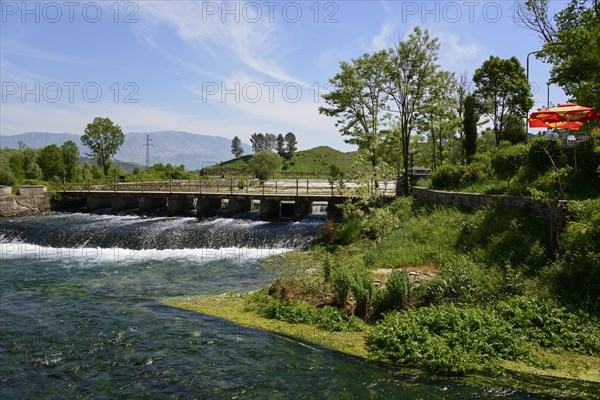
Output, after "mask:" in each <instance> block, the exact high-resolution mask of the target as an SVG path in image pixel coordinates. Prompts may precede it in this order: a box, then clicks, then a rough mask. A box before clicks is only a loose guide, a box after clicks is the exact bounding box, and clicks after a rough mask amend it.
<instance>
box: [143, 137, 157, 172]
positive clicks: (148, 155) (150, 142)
mask: <svg viewBox="0 0 600 400" xmlns="http://www.w3.org/2000/svg"><path fill="white" fill-rule="evenodd" d="M142 146H144V147H146V168H148V167H150V147H154V145H153V144H152V139H150V135H146V143H145V144H143V145H142Z"/></svg>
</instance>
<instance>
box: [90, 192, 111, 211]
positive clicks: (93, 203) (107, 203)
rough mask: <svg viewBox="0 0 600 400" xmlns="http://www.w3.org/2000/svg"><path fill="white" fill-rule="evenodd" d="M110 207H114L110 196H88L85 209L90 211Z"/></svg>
mask: <svg viewBox="0 0 600 400" xmlns="http://www.w3.org/2000/svg"><path fill="white" fill-rule="evenodd" d="M109 207H112V198H111V197H110V196H99V195H96V196H94V195H90V196H87V198H86V201H85V208H86V209H87V210H88V211H94V210H98V209H101V208H109Z"/></svg>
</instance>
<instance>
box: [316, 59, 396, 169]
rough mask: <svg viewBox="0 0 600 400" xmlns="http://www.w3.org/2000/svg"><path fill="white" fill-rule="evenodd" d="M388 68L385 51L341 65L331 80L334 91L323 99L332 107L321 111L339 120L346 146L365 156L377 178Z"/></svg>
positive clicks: (338, 125)
mask: <svg viewBox="0 0 600 400" xmlns="http://www.w3.org/2000/svg"><path fill="white" fill-rule="evenodd" d="M387 64H388V53H387V52H386V51H384V50H382V51H379V52H377V53H374V54H363V55H362V56H361V57H359V58H357V59H353V60H351V61H350V62H345V61H343V62H341V63H340V69H341V71H340V72H338V73H337V74H336V75H335V76H334V77H333V78H331V79H330V80H329V82H330V83H331V85H332V86H333V89H332V90H331V91H330V92H329V93H326V94H324V95H323V99H324V100H325V102H326V103H327V105H328V107H319V112H320V113H321V114H325V115H327V116H330V117H336V118H337V121H336V126H337V127H338V128H339V129H340V132H341V133H342V135H343V136H346V137H348V139H346V140H345V141H346V143H350V144H355V145H357V146H358V147H359V149H360V150H362V151H364V152H365V154H366V155H367V158H368V160H369V163H370V165H371V168H372V172H373V175H375V174H376V171H377V167H378V165H379V153H380V146H381V143H382V142H383V137H382V125H383V112H384V111H385V106H386V102H387V100H388V98H389V95H388V93H387V92H386V90H385V84H386V80H387V79H388V77H387V74H386V72H387V71H386V69H385V68H382V66H385V65H387Z"/></svg>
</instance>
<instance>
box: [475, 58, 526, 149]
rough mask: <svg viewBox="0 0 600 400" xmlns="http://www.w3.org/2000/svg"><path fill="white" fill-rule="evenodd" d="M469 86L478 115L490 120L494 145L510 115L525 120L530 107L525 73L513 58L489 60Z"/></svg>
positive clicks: (479, 69)
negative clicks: (477, 107) (479, 113)
mask: <svg viewBox="0 0 600 400" xmlns="http://www.w3.org/2000/svg"><path fill="white" fill-rule="evenodd" d="M473 82H474V83H475V87H476V88H475V92H474V93H475V96H476V98H477V100H478V104H479V107H480V112H482V113H483V114H486V115H487V116H489V117H490V118H491V120H492V122H493V125H494V135H495V136H496V145H498V144H499V143H500V140H501V139H502V131H503V130H504V126H505V124H506V121H507V119H508V116H509V115H511V114H513V115H519V116H521V117H522V118H525V116H526V115H527V112H528V111H529V109H530V108H531V107H533V97H532V95H531V87H530V86H529V82H527V76H526V75H525V69H524V68H523V66H522V65H521V63H520V62H519V60H518V59H517V58H516V57H511V58H509V59H501V58H499V57H495V56H490V58H489V59H488V60H486V61H484V63H483V64H482V66H481V67H480V68H478V69H477V70H476V71H475V74H474V75H473Z"/></svg>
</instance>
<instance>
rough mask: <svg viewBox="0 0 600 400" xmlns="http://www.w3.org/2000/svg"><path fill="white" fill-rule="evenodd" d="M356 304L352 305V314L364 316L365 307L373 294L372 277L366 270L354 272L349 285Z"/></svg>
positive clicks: (365, 313)
mask: <svg viewBox="0 0 600 400" xmlns="http://www.w3.org/2000/svg"><path fill="white" fill-rule="evenodd" d="M350 290H351V291H352V294H353V295H354V300H355V301H356V306H355V307H354V315H356V316H358V317H365V316H366V315H367V307H368V306H369V302H370V301H371V295H372V294H373V279H372V277H371V274H370V273H368V272H358V273H355V274H354V276H353V279H352V285H351V287H350Z"/></svg>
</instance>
